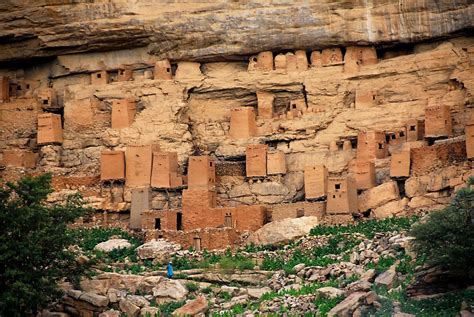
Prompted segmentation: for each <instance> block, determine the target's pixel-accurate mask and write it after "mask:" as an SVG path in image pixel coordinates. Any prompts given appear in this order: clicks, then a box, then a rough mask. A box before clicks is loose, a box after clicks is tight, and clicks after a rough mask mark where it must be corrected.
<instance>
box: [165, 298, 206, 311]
mask: <svg viewBox="0 0 474 317" xmlns="http://www.w3.org/2000/svg"><path fill="white" fill-rule="evenodd" d="M206 311H207V300H206V298H205V297H204V296H198V297H197V298H196V299H193V300H191V301H189V302H187V303H186V304H185V305H184V306H182V307H180V308H178V309H176V310H175V311H174V312H173V316H195V315H197V314H204V313H205V312H206Z"/></svg>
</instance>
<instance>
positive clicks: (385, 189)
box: [359, 181, 399, 212]
mask: <svg viewBox="0 0 474 317" xmlns="http://www.w3.org/2000/svg"><path fill="white" fill-rule="evenodd" d="M396 199H399V193H398V186H397V183H396V182H393V181H392V182H387V183H383V184H382V185H379V186H376V187H373V188H370V189H367V190H365V191H364V192H362V194H360V196H359V211H361V212H364V211H367V210H369V209H375V208H377V207H380V206H382V205H384V204H386V203H388V202H389V201H392V200H396Z"/></svg>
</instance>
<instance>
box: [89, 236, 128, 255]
mask: <svg viewBox="0 0 474 317" xmlns="http://www.w3.org/2000/svg"><path fill="white" fill-rule="evenodd" d="M131 247H132V245H131V243H130V242H128V241H127V240H126V239H110V240H107V241H104V242H101V243H99V244H97V245H96V246H95V247H94V249H95V250H99V251H103V252H110V251H112V250H115V249H126V248H131Z"/></svg>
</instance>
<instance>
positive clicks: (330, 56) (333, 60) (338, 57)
mask: <svg viewBox="0 0 474 317" xmlns="http://www.w3.org/2000/svg"><path fill="white" fill-rule="evenodd" d="M321 64H322V65H323V66H336V65H342V64H344V61H343V59H342V52H341V49H340V48H339V47H333V48H325V49H323V51H322V53H321Z"/></svg>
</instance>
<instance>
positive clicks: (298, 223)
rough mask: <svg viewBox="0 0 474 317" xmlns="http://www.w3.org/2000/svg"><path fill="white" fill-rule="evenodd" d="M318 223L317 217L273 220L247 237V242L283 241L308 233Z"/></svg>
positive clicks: (267, 242)
mask: <svg viewBox="0 0 474 317" xmlns="http://www.w3.org/2000/svg"><path fill="white" fill-rule="evenodd" d="M318 223H319V220H318V218H317V217H301V218H288V219H283V220H279V221H273V222H270V223H267V224H266V225H264V226H263V227H262V228H260V229H258V230H257V231H255V232H253V233H252V234H251V235H250V236H249V238H248V239H247V243H248V244H250V243H254V244H260V245H264V244H277V243H282V242H285V241H288V240H291V239H294V238H297V237H301V236H304V235H306V234H308V233H309V231H310V230H311V229H312V228H314V227H315V226H317V225H318Z"/></svg>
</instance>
